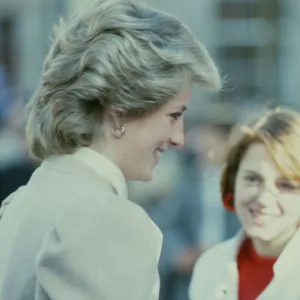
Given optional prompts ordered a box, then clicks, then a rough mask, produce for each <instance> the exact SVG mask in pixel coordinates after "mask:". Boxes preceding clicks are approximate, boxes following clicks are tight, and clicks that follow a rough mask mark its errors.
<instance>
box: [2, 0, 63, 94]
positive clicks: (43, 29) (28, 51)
mask: <svg viewBox="0 0 300 300" xmlns="http://www.w3.org/2000/svg"><path fill="white" fill-rule="evenodd" d="M65 9H66V2H65V1H64V0H51V1H49V0H1V1H0V63H1V64H2V65H3V66H4V68H5V70H6V72H7V74H8V80H9V83H10V84H11V85H13V86H14V88H15V89H16V90H17V93H18V94H24V93H25V94H26V93H28V92H31V91H32V89H34V87H35V85H36V82H37V80H38V78H39V75H40V72H41V69H42V62H43V60H44V57H45V54H46V52H47V50H48V47H49V36H50V30H51V27H52V26H53V23H54V22H56V20H57V18H58V16H59V15H62V14H65Z"/></svg>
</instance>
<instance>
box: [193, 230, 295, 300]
mask: <svg viewBox="0 0 300 300" xmlns="http://www.w3.org/2000/svg"><path fill="white" fill-rule="evenodd" d="M244 238H245V236H244V234H243V233H242V232H239V233H238V235H237V236H236V237H234V238H233V239H231V240H228V241H225V242H224V243H221V244H219V245H217V246H215V247H214V248H212V249H211V250H208V251H207V252H206V253H204V254H203V255H202V256H201V257H200V258H199V260H198V262H197V264H196V266H195V269H194V274H193V278H192V282H191V285H190V290H189V294H190V300H217V299H218V300H237V299H238V270H237V263H236V256H237V253H238V249H239V248H240V245H241V243H242V241H243V240H244ZM299 253H300V230H298V232H297V233H296V234H295V235H294V237H293V239H292V240H291V241H290V242H289V244H288V245H287V246H286V247H285V250H284V251H283V252H282V254H281V255H280V256H279V258H278V259H277V261H276V263H275V265H274V274H275V275H274V278H273V280H272V281H271V282H270V284H269V285H268V286H267V288H266V289H265V290H264V291H263V293H261V295H260V296H259V297H258V298H257V299H258V300H299V299H300V281H299V278H300V256H299ZM249 284H251V283H249Z"/></svg>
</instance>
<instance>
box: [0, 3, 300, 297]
mask: <svg viewBox="0 0 300 300" xmlns="http://www.w3.org/2000/svg"><path fill="white" fill-rule="evenodd" d="M89 1H90V0H85V1H83V0H0V173H1V174H0V201H2V200H3V199H4V198H5V197H6V196H7V195H8V194H10V193H11V192H12V191H13V190H15V189H16V188H17V187H18V186H20V185H22V184H25V183H26V182H27V180H28V178H29V177H30V176H31V174H32V172H33V170H34V169H35V168H36V167H37V165H38V164H37V162H35V161H33V160H32V159H30V158H29V156H28V152H27V148H26V142H25V140H24V124H25V114H24V105H25V103H26V101H28V99H29V98H30V95H31V94H32V92H33V90H34V88H35V86H36V84H37V82H38V80H39V75H40V72H41V69H42V63H43V60H44V57H45V55H46V53H47V51H48V49H49V45H50V34H51V30H52V27H53V24H54V23H56V22H57V20H58V18H59V17H60V16H64V17H66V18H68V17H69V16H70V15H71V14H72V13H73V12H74V11H75V10H78V9H83V8H84V6H85V5H87V3H88V2H89ZM147 2H149V3H150V4H152V5H154V6H156V7H158V8H161V9H164V10H167V11H169V12H172V13H174V14H175V15H177V16H178V17H180V18H181V19H182V20H183V21H185V22H186V23H187V24H188V25H189V26H190V27H191V29H192V30H193V31H194V32H195V34H196V35H197V36H198V38H199V39H200V41H201V42H202V43H204V44H205V46H206V47H207V48H208V50H209V51H210V53H211V54H212V55H213V57H214V58H215V61H216V63H217V65H218V67H219V69H220V71H221V73H222V76H223V78H224V79H225V80H226V84H225V88H224V91H222V92H221V93H219V94H216V95H209V94H207V93H204V92H203V91H201V90H195V91H194V94H193V97H192V98H193V99H192V103H191V107H190V109H189V111H188V112H187V115H186V146H185V147H184V148H183V149H182V150H180V151H176V152H170V153H168V154H166V155H165V156H164V157H163V158H162V161H161V164H160V165H159V166H158V167H157V168H156V169H155V171H154V177H153V180H152V182H150V183H147V184H145V183H132V182H129V183H128V186H129V190H130V197H131V199H132V200H133V201H135V202H137V203H139V204H140V205H142V206H143V207H144V208H145V209H146V211H147V212H148V213H149V215H150V217H151V218H152V219H153V220H154V222H155V223H156V224H157V225H158V226H159V227H160V228H161V230H162V231H163V233H164V243H163V251H162V255H161V259H160V266H159V268H160V275H161V287H162V288H161V300H187V299H188V296H187V287H188V284H189V281H190V278H191V274H192V269H193V266H194V263H195V261H196V259H197V258H198V257H199V255H201V253H202V252H203V251H204V250H205V249H207V248H209V247H211V246H213V245H214V244H216V243H218V242H220V241H222V240H224V239H226V238H228V237H231V236H233V235H234V234H235V233H236V231H237V230H238V229H239V224H238V221H237V220H236V217H235V215H234V214H232V213H229V212H226V211H225V210H224V209H223V207H222V204H221V198H220V188H219V181H220V173H221V166H222V161H223V159H224V155H225V150H226V141H227V137H228V132H229V130H230V128H231V127H232V125H234V124H235V123H237V122H242V121H244V120H245V118H248V116H251V115H253V114H256V113H257V112H260V111H261V110H262V109H265V108H268V107H274V106H279V105H288V106H290V107H293V108H296V109H299V106H300V101H299V96H298V93H299V88H298V86H299V82H298V81H299V78H300V57H299V53H300V38H299V37H298V34H299V26H300V1H296V0H294V1H293V0H186V1H179V0H163V1H162V0H148V1H147Z"/></svg>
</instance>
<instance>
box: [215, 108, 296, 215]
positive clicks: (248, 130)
mask: <svg viewBox="0 0 300 300" xmlns="http://www.w3.org/2000/svg"><path fill="white" fill-rule="evenodd" d="M255 142H259V143H263V144H264V145H265V146H266V148H267V149H268V152H269V153H270V155H271V157H272V159H273V161H274V163H275V164H276V166H277V168H278V170H279V171H280V172H281V173H282V174H283V175H284V176H285V177H286V178H289V179H293V180H294V179H296V180H299V179H300V155H299V151H300V113H298V112H297V111H294V110H290V109H287V108H276V109H274V110H270V111H268V112H267V113H266V114H263V115H262V116H260V117H259V118H258V119H256V120H254V121H253V122H252V123H251V124H250V125H247V126H237V127H236V128H234V129H233V132H232V135H231V142H230V143H229V149H228V156H227V159H226V163H225V167H224V169H223V173H222V179H221V192H222V198H223V203H224V205H225V207H226V208H228V209H229V210H234V185H235V180H236V175H237V172H238V170H239V166H240V164H241V161H242V159H243V157H244V155H245V153H246V151H247V150H248V148H249V147H250V145H252V144H253V143H255ZM229 195H230V197H228V196H229Z"/></svg>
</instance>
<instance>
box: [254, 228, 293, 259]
mask: <svg viewBox="0 0 300 300" xmlns="http://www.w3.org/2000/svg"><path fill="white" fill-rule="evenodd" d="M296 230H297V228H291V229H289V230H287V231H285V232H283V233H282V234H281V235H280V236H278V237H277V238H276V239H274V240H272V241H263V240H261V239H255V238H254V239H252V243H253V247H254V249H255V251H256V253H257V254H259V255H261V256H265V257H278V256H279V255H280V254H281V253H282V251H283V250H284V248H285V246H286V245H287V244H288V243H289V241H290V240H291V239H292V237H293V235H294V234H295V232H296Z"/></svg>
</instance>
